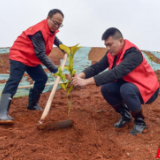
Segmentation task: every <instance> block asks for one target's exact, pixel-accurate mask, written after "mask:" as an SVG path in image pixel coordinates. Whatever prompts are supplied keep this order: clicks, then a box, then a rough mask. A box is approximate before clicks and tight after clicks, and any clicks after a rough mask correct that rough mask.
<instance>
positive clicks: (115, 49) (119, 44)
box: [104, 36, 124, 56]
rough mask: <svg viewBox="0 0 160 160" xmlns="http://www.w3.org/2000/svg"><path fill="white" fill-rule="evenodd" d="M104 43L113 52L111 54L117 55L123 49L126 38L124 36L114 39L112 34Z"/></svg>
mask: <svg viewBox="0 0 160 160" xmlns="http://www.w3.org/2000/svg"><path fill="white" fill-rule="evenodd" d="M104 44H105V46H106V47H107V50H108V51H109V52H110V53H111V55H112V56H116V55H118V53H119V52H120V51H121V50H122V48H123V45H124V40H123V39H122V38H119V39H114V38H113V37H112V36H110V37H109V38H108V39H106V40H105V41H104Z"/></svg>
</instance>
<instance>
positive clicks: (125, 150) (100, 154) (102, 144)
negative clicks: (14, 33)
mask: <svg viewBox="0 0 160 160" xmlns="http://www.w3.org/2000/svg"><path fill="white" fill-rule="evenodd" d="M58 52H59V53H58ZM105 52H106V49H105V48H92V50H91V52H90V54H89V59H90V60H92V61H93V62H94V63H95V62H96V61H98V60H99V59H100V58H101V57H102V56H103V55H104V54H105ZM55 57H57V59H56V58H55ZM62 57H63V54H61V52H60V51H59V50H58V49H57V48H54V49H53V51H52V53H51V55H50V58H51V59H52V60H53V61H54V63H57V64H59V59H60V58H62ZM0 59H2V60H3V61H5V66H3V67H2V68H0V73H8V72H7V71H8V70H9V60H8V55H7V54H6V55H0ZM156 73H157V77H158V80H159V82H160V77H159V76H160V71H157V72H156ZM1 83H2V81H1ZM49 95H50V92H48V93H44V94H42V96H41V99H40V101H39V105H40V106H41V107H42V108H43V109H44V107H45V105H46V102H47V100H48V97H49ZM27 104H28V97H23V98H18V99H13V101H12V104H11V107H10V111H9V114H10V115H11V116H12V117H13V118H14V119H15V123H14V125H12V126H6V125H0V160H154V159H156V154H157V151H158V147H159V143H160V138H159V135H160V108H159V106H160V96H159V97H158V98H157V100H156V101H155V102H153V103H152V104H150V105H145V106H144V105H143V106H142V107H143V110H144V115H145V121H146V123H147V128H146V129H145V131H144V133H143V134H138V135H136V136H132V135H130V134H129V131H130V130H131V128H132V127H133V124H134V123H133V121H132V123H130V124H129V125H127V126H125V127H124V128H122V129H116V128H114V127H113V125H114V123H115V122H117V121H118V120H119V118H120V115H119V114H117V113H116V112H115V111H114V110H113V109H112V107H111V106H110V105H109V104H108V103H107V102H106V101H105V100H104V99H103V97H102V95H101V93H100V87H96V86H93V85H91V86H87V87H83V88H82V89H75V90H74V91H73V104H72V108H71V113H70V115H69V116H68V115H67V114H68V106H67V100H66V93H65V92H64V91H63V90H62V89H60V90H58V91H57V92H56V95H55V97H54V99H53V102H52V105H51V110H50V112H49V115H48V116H47V117H46V120H45V122H48V123H53V122H58V121H63V120H67V119H73V122H74V124H73V127H71V128H67V129H61V130H54V131H48V130H38V129H37V123H38V121H39V119H40V117H41V115H42V112H41V111H29V110H27V109H26V106H27Z"/></svg>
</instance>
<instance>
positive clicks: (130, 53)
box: [94, 47, 143, 86]
mask: <svg viewBox="0 0 160 160" xmlns="http://www.w3.org/2000/svg"><path fill="white" fill-rule="evenodd" d="M123 58H124V60H123V61H122V62H121V63H120V64H119V65H117V66H115V67H114V68H112V69H111V70H108V71H105V72H103V73H102V74H99V75H96V76H94V80H95V82H96V85H97V86H100V85H103V84H106V83H108V82H113V81H115V80H119V79H121V78H123V77H124V76H126V75H127V74H128V73H130V72H131V71H133V70H134V69H135V68H136V67H137V66H139V65H140V64H141V63H142V61H143V57H142V54H141V53H140V52H139V51H138V50H137V49H136V48H134V47H133V48H131V49H129V50H127V51H126V53H125V55H124V57H123Z"/></svg>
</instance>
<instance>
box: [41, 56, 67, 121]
mask: <svg viewBox="0 0 160 160" xmlns="http://www.w3.org/2000/svg"><path fill="white" fill-rule="evenodd" d="M66 60H67V54H65V55H64V57H63V62H62V65H61V68H62V71H63V68H64V66H65V63H66ZM59 80H60V77H57V79H56V81H55V83H54V86H53V89H52V91H51V93H50V96H49V98H48V101H47V104H46V106H45V109H44V111H43V114H42V116H41V119H40V121H41V120H43V119H44V118H45V117H46V116H47V115H48V113H49V110H50V107H51V103H52V100H53V98H54V95H55V93H56V89H57V86H58V84H59Z"/></svg>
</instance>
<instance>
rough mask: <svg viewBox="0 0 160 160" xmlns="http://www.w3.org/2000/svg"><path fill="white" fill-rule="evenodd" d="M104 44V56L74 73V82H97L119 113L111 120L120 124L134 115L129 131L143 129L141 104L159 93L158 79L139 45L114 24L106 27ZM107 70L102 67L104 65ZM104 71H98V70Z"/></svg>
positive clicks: (134, 132) (80, 84) (116, 125)
mask: <svg viewBox="0 0 160 160" xmlns="http://www.w3.org/2000/svg"><path fill="white" fill-rule="evenodd" d="M102 40H104V44H105V45H106V47H107V53H106V54H105V56H104V57H103V58H102V59H101V60H100V61H99V62H97V63H95V64H94V65H92V66H90V67H88V68H87V69H85V70H84V71H83V72H81V73H79V74H76V75H74V77H73V80H72V84H73V85H74V86H87V85H93V84H96V85H97V86H102V87H101V93H102V95H103V97H104V98H105V100H106V101H107V102H108V103H109V104H110V105H111V106H112V107H113V108H114V109H115V111H116V112H118V113H120V114H121V118H120V120H119V121H118V122H116V123H115V124H114V127H116V128H122V127H124V126H125V125H126V124H127V123H130V122H131V121H132V117H133V118H134V126H133V128H132V129H131V130H130V134H132V135H136V134H138V133H142V131H143V130H144V129H145V128H146V123H145V121H144V115H143V113H142V107H141V104H150V103H152V102H153V101H155V99H156V98H157V96H158V93H159V83H158V80H157V77H156V74H155V73H154V71H153V69H152V68H151V66H150V65H149V64H148V63H147V61H146V59H145V58H144V57H143V55H142V53H141V51H140V49H138V47H136V46H135V45H134V44H133V43H131V42H130V41H128V40H126V39H124V38H123V35H122V33H121V32H120V31H119V30H118V29H117V28H109V29H107V30H106V31H105V32H104V34H103V35H102ZM107 68H108V70H107V71H104V70H105V69H107ZM102 71H104V72H103V73H101V74H99V73H100V72H102Z"/></svg>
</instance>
